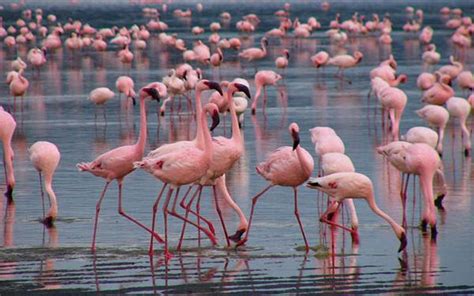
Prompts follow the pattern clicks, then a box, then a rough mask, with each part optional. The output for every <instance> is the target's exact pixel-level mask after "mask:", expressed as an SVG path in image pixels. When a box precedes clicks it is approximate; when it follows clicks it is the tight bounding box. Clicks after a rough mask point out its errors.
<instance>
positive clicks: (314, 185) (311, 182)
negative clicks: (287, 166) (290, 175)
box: [306, 178, 322, 188]
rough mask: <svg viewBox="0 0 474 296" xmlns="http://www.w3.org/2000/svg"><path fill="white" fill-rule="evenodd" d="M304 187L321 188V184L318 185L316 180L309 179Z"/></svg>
mask: <svg viewBox="0 0 474 296" xmlns="http://www.w3.org/2000/svg"><path fill="white" fill-rule="evenodd" d="M306 187H308V188H318V187H322V186H321V184H319V183H318V179H317V178H310V179H309V180H308V182H306Z"/></svg>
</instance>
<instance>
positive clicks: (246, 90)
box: [235, 83, 252, 99]
mask: <svg viewBox="0 0 474 296" xmlns="http://www.w3.org/2000/svg"><path fill="white" fill-rule="evenodd" d="M235 87H236V88H237V89H238V90H239V91H241V92H243V93H244V94H245V95H246V96H247V98H249V99H251V98H252V96H251V95H250V90H249V88H248V87H247V86H245V85H243V84H240V83H235Z"/></svg>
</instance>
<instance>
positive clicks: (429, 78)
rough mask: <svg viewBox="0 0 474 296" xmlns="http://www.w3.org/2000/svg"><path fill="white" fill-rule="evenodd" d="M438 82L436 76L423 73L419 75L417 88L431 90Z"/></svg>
mask: <svg viewBox="0 0 474 296" xmlns="http://www.w3.org/2000/svg"><path fill="white" fill-rule="evenodd" d="M435 82H436V76H435V75H434V74H431V73H428V72H423V73H421V74H420V75H418V78H417V79H416V86H417V87H418V88H419V89H421V90H428V89H430V88H431V87H432V86H433V85H434V84H435Z"/></svg>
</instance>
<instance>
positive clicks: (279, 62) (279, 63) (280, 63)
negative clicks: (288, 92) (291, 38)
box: [275, 49, 290, 69]
mask: <svg viewBox="0 0 474 296" xmlns="http://www.w3.org/2000/svg"><path fill="white" fill-rule="evenodd" d="M283 54H284V55H283V56H279V57H277V58H276V60H275V66H276V67H277V68H278V69H285V68H286V67H288V59H289V58H290V52H289V51H288V49H285V50H284V51H283Z"/></svg>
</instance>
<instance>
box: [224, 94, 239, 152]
mask: <svg viewBox="0 0 474 296" xmlns="http://www.w3.org/2000/svg"><path fill="white" fill-rule="evenodd" d="M227 102H228V105H229V109H230V117H231V120H232V141H234V142H236V143H238V144H239V145H242V135H241V134H240V128H239V119H238V118H237V113H236V112H235V106H234V99H233V98H232V89H231V88H228V89H227Z"/></svg>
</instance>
